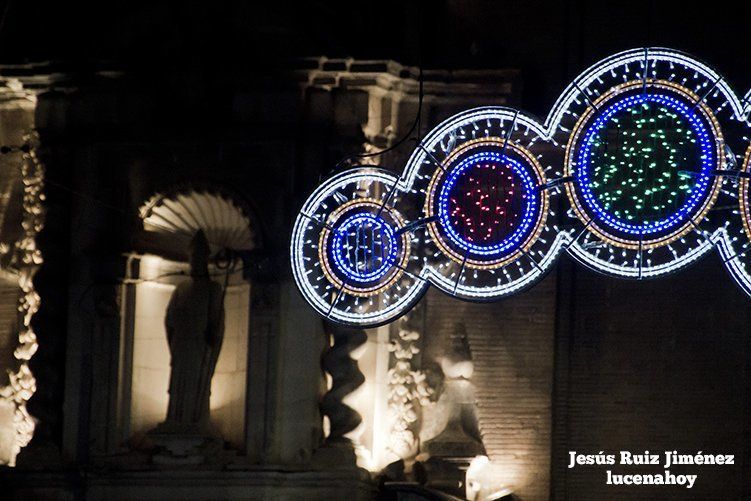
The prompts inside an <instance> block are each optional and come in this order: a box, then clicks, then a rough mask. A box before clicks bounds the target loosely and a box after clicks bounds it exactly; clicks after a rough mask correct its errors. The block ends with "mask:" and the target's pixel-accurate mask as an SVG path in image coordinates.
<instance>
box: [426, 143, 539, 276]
mask: <svg viewBox="0 0 751 501" xmlns="http://www.w3.org/2000/svg"><path fill="white" fill-rule="evenodd" d="M493 150H497V151H493ZM511 155H514V156H518V157H519V159H521V160H522V162H523V163H522V162H520V161H519V160H516V159H514V158H513V157H512V156H511ZM483 161H488V162H495V163H498V164H502V165H503V166H505V167H508V166H510V169H509V170H510V171H512V173H513V175H514V176H516V177H518V178H519V179H520V180H521V181H522V183H523V191H522V192H521V194H522V198H523V200H524V214H523V216H522V218H521V219H522V220H521V224H520V225H517V226H516V227H515V228H514V231H513V232H512V233H511V234H510V235H507V236H505V237H504V238H503V239H502V241H501V242H499V243H495V244H492V245H478V244H475V243H473V242H471V241H468V240H467V239H465V238H464V237H463V236H461V235H459V234H458V232H457V231H456V229H455V228H454V224H453V223H452V222H451V221H450V215H449V212H450V211H449V198H450V193H451V192H452V190H454V189H455V188H456V184H457V181H458V179H459V178H460V176H462V175H463V174H466V173H467V172H468V171H469V170H470V169H472V168H473V167H475V166H477V165H481V164H479V163H478V162H483ZM455 163H456V165H455ZM444 164H445V165H444V168H443V169H436V171H435V172H434V174H433V176H432V178H431V180H430V184H429V186H428V196H427V198H426V202H425V214H426V215H427V217H435V216H437V217H438V221H434V222H431V223H429V224H428V230H429V232H430V235H431V237H432V239H433V240H434V241H435V243H436V245H438V247H439V248H440V249H441V250H442V251H443V252H444V253H446V255H448V256H449V257H450V258H451V259H453V260H454V261H455V262H457V263H460V264H462V263H464V264H465V266H468V267H470V268H477V269H490V268H498V267H500V266H502V265H503V264H505V263H508V262H509V261H513V260H514V259H516V258H518V257H519V255H520V254H522V253H524V252H526V251H527V250H528V249H529V247H530V246H531V245H532V244H533V243H534V241H535V240H536V238H537V237H538V236H539V234H540V232H541V231H542V227H543V225H544V222H545V219H546V216H547V211H548V194H547V192H546V191H545V190H540V189H539V188H540V186H542V185H543V184H544V183H545V181H544V179H545V177H544V172H543V169H542V167H541V166H540V163H539V162H538V161H537V159H536V158H534V156H532V154H531V153H529V152H528V151H527V150H526V149H524V148H522V147H520V146H518V145H515V144H509V143H508V142H507V141H505V140H504V139H501V138H497V137H488V138H482V139H473V140H470V141H467V142H466V143H464V144H462V145H461V146H460V147H458V148H456V149H455V150H454V151H452V152H451V154H450V155H449V157H448V158H447V159H446V160H445V161H444ZM478 191H479V190H478ZM484 195H485V194H484V193H483V194H482V195H481V196H484ZM538 195H539V199H540V200H539V201H538V200H537V198H538ZM476 203H477V204H479V203H480V202H476ZM482 209H486V207H482ZM436 212H437V214H436ZM457 248H458V249H457ZM470 255H472V256H473V257H469V256H470Z"/></svg>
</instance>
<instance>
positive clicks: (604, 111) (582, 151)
mask: <svg viewBox="0 0 751 501" xmlns="http://www.w3.org/2000/svg"><path fill="white" fill-rule="evenodd" d="M648 85H649V91H648V92H645V91H643V89H644V83H643V82H641V81H632V82H628V83H625V84H622V85H619V86H616V87H613V88H612V89H611V90H610V91H609V92H607V93H605V94H603V95H601V96H600V97H599V98H598V99H596V100H595V101H594V102H593V106H592V107H590V108H589V109H588V110H587V111H586V112H585V113H584V114H583V115H582V116H581V117H580V118H579V120H578V122H577V126H576V128H575V129H574V131H573V132H572V134H571V135H570V139H569V142H568V145H567V148H566V150H567V153H566V164H565V168H564V169H565V170H564V174H565V175H567V176H568V175H574V177H575V178H576V181H577V182H576V183H575V184H574V183H569V184H567V185H566V188H567V194H568V197H569V200H570V202H571V205H572V207H573V208H574V210H575V211H576V213H577V215H578V217H579V218H580V219H582V221H584V222H585V223H586V224H587V229H588V230H589V231H592V232H594V233H595V234H596V235H597V236H598V237H599V238H601V239H603V240H605V241H607V242H608V243H610V244H612V245H614V246H616V247H623V248H629V249H641V248H647V249H648V248H652V247H657V246H662V245H666V244H668V243H670V242H672V241H674V240H676V239H678V238H680V237H681V236H683V235H685V234H686V233H687V232H689V231H691V230H692V229H693V228H694V226H695V225H696V222H697V221H701V220H702V219H703V217H704V215H705V214H706V213H707V212H708V211H709V210H710V209H711V207H712V205H713V204H714V202H715V200H716V199H717V195H718V192H719V188H720V182H719V178H717V177H715V176H714V174H713V172H714V171H715V170H716V169H718V168H719V166H721V165H723V164H724V161H725V160H724V149H723V148H722V147H721V145H722V144H724V143H723V138H722V132H721V130H720V128H719V124H717V120H716V119H715V118H714V116H713V114H712V112H711V110H708V109H706V106H705V105H703V104H702V103H699V97H698V96H696V95H695V94H693V93H692V92H691V91H689V90H687V89H683V88H681V87H680V86H677V85H675V84H672V83H671V82H663V81H650V82H649V83H648ZM654 89H657V90H656V91H655V90H654ZM634 90H636V91H637V92H638V93H637V94H628V92H629V91H634ZM667 90H670V91H672V92H675V93H676V94H677V95H681V96H683V97H684V98H686V99H687V100H692V101H693V102H696V103H698V104H697V105H695V106H694V107H693V108H694V109H696V110H700V111H701V113H702V119H703V120H704V121H705V122H706V123H707V124H708V127H709V128H710V129H711V131H708V130H707V126H705V124H703V123H702V121H701V119H699V118H697V117H696V116H695V115H694V112H693V109H692V108H689V106H688V105H687V104H686V103H683V102H681V101H680V100H678V99H675V98H674V97H670V96H668V95H666V94H664V92H665V91H667ZM647 102H653V103H657V104H660V105H663V106H665V107H668V108H671V109H672V110H674V111H676V112H678V113H680V114H681V115H682V118H684V119H685V120H686V121H687V122H688V123H689V125H690V126H692V127H693V129H694V133H695V134H696V136H698V139H699V141H700V148H701V155H700V156H699V161H700V163H701V171H700V172H699V173H698V176H697V177H698V181H696V183H694V186H693V188H691V189H690V190H689V197H688V199H687V200H686V201H685V202H684V204H683V205H682V207H680V208H679V209H678V210H676V211H674V212H672V213H671V214H670V215H669V216H667V217H666V218H663V219H662V220H658V221H656V222H649V223H647V222H645V223H643V224H641V225H635V224H630V223H627V222H625V221H623V220H622V219H621V218H618V217H616V216H613V215H611V214H610V213H609V211H608V210H607V209H605V208H603V207H602V206H601V205H600V202H599V200H598V197H597V196H596V195H594V194H593V193H592V185H593V183H592V182H591V181H590V179H589V167H590V156H591V154H592V153H591V152H592V142H593V141H594V139H593V138H594V137H595V134H597V133H599V132H600V131H601V130H602V129H603V128H604V127H605V126H606V125H607V122H608V120H611V119H612V118H613V117H614V116H615V115H616V113H618V112H621V111H623V110H629V109H630V108H632V107H635V106H638V105H640V104H645V103H647ZM689 104H690V102H689ZM595 110H596V111H595ZM582 134H583V135H582ZM636 134H637V133H632V136H635V135H636ZM637 143H641V140H637ZM632 149H633V148H632ZM627 155H628V154H627ZM574 158H576V159H575V160H574ZM652 165H654V164H652ZM676 175H680V173H679V172H678V173H676ZM618 193H620V191H618ZM580 195H581V199H580ZM697 206H698V209H697ZM678 225H680V226H679V227H678V228H676V229H673V230H672V231H671V228H673V227H675V226H678ZM613 230H615V231H617V232H619V233H621V235H614V234H613ZM661 233H662V234H661ZM624 234H625V235H626V236H623V235H624ZM628 235H634V237H633V238H628ZM652 235H654V236H652ZM650 236H651V238H650ZM645 237H646V238H645Z"/></svg>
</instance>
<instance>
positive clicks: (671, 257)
mask: <svg viewBox="0 0 751 501" xmlns="http://www.w3.org/2000/svg"><path fill="white" fill-rule="evenodd" d="M629 83H632V85H637V84H640V85H642V86H643V88H644V89H645V92H647V93H649V92H652V93H655V94H660V95H663V94H664V95H665V96H664V97H666V98H676V96H679V97H680V98H681V99H683V101H681V102H682V103H683V104H684V106H685V107H688V108H692V110H693V111H694V112H695V113H697V116H699V117H701V118H700V119H701V120H702V123H704V124H705V126H706V129H707V130H708V131H710V132H708V136H709V137H710V139H708V141H709V142H710V143H711V142H713V143H714V144H715V146H716V148H714V147H712V152H713V156H714V157H715V158H714V163H713V169H712V171H713V172H711V174H710V173H708V171H707V168H706V166H707V165H709V163H710V162H708V161H707V162H704V164H706V165H705V166H704V168H703V169H702V170H701V171H700V172H701V175H702V176H703V178H702V179H704V180H705V181H706V182H707V184H708V185H709V186H710V188H711V189H710V195H711V196H709V197H705V198H702V197H699V196H697V197H698V198H697V199H695V200H694V202H696V203H695V204H694V205H692V206H690V207H688V208H687V209H686V214H689V213H690V216H688V217H687V218H686V219H687V220H688V222H687V223H685V220H682V221H683V222H684V223H685V224H682V225H681V227H680V230H681V231H680V232H678V233H675V232H672V230H673V229H674V228H673V227H670V228H668V230H670V231H667V233H668V235H667V236H666V235H665V234H664V233H666V232H665V231H663V234H661V235H658V236H659V237H660V238H662V240H659V239H658V240H657V241H650V239H645V238H641V241H640V242H639V244H638V247H637V246H636V245H631V246H629V247H626V246H624V245H623V242H622V241H621V242H619V241H617V240H616V239H613V238H608V237H607V236H606V237H605V238H603V235H600V234H597V233H596V232H593V231H591V228H590V226H591V225H592V224H594V223H593V222H592V220H591V218H588V217H582V216H583V215H586V214H582V213H577V206H576V204H575V203H571V201H568V203H566V204H564V205H565V206H564V209H563V211H562V213H560V214H555V217H552V218H551V217H550V216H553V215H554V212H555V211H552V210H551V207H557V205H556V204H553V203H552V202H551V203H549V205H548V208H547V210H545V211H543V212H544V213H545V216H546V217H547V220H546V222H545V223H544V224H543V225H541V226H542V228H541V229H540V235H539V236H537V237H536V238H535V239H532V240H534V241H533V242H532V244H531V246H530V248H529V249H526V251H525V252H524V253H522V254H521V255H518V256H515V258H514V259H511V260H510V261H508V262H504V263H502V264H501V265H499V266H498V267H492V266H491V267H477V266H475V264H476V263H473V262H467V261H469V259H462V260H460V259H457V255H453V256H452V255H451V253H450V252H446V250H447V248H445V246H444V248H441V245H440V243H441V242H440V238H438V237H439V236H440V235H437V234H432V233H431V231H430V230H431V228H432V229H435V228H436V227H437V226H438V225H439V224H440V222H439V221H437V220H436V219H435V217H436V216H437V214H431V213H430V211H428V210H425V209H423V211H422V213H419V214H418V213H415V212H414V208H415V207H418V208H419V207H423V208H424V207H430V205H429V204H428V202H427V198H428V197H430V196H431V187H432V186H431V180H433V179H434V177H435V176H436V175H437V173H438V172H439V171H440V170H441V169H444V170H445V169H446V166H447V165H448V163H447V162H446V159H448V158H449V157H450V156H451V155H452V154H453V153H455V152H456V151H459V150H460V149H461V148H462V147H464V145H466V144H467V143H470V142H472V141H482V140H488V139H489V138H491V137H492V138H496V139H497V138H502V140H503V141H504V142H508V146H511V148H514V147H519V148H522V149H525V150H526V151H528V152H529V155H530V157H531V158H533V159H534V160H535V161H536V162H538V163H539V164H540V165H541V166H542V171H543V176H542V179H543V181H542V182H541V183H539V189H540V190H542V191H544V193H545V195H546V196H549V197H555V196H557V195H558V194H559V193H561V192H563V191H567V190H568V189H569V185H570V183H571V179H570V178H568V177H567V176H566V175H565V174H566V173H565V164H566V161H565V160H566V159H567V158H568V154H569V152H568V151H567V148H568V145H569V143H570V141H571V138H572V136H573V135H574V133H575V131H576V124H577V122H578V121H580V120H581V119H582V116H583V115H584V114H585V113H589V114H591V115H593V116H594V115H596V114H597V111H602V110H601V109H600V110H591V108H592V107H597V108H600V107H598V106H597V104H595V103H600V104H601V103H603V101H605V100H606V98H605V97H603V96H605V95H607V94H608V93H609V92H611V90H612V89H613V88H615V87H618V86H624V85H627V84H629ZM661 85H662V86H664V88H661ZM687 96H688V97H687ZM676 99H677V100H679V101H680V99H678V98H676ZM694 101H695V102H694ZM602 108H607V103H605V105H604V106H602ZM665 109H668V110H670V108H667V107H666V108H665ZM749 114H751V92H749V93H748V94H747V95H746V99H744V101H741V100H740V99H739V98H738V97H737V95H736V94H735V93H734V92H733V90H732V89H731V88H730V86H729V85H728V84H727V82H726V81H725V80H724V79H723V78H722V77H721V76H720V75H719V74H717V73H716V72H715V71H714V70H712V69H711V68H709V67H708V66H706V65H704V64H703V63H701V62H699V61H697V60H696V59H694V58H692V57H691V56H689V55H686V54H683V53H681V52H678V51H674V50H671V49H664V48H641V49H633V50H628V51H624V52H621V53H618V54H615V55H613V56H610V57H608V58H606V59H604V60H602V61H600V62H598V63H596V64H595V65H593V66H591V67H590V68H588V69H587V70H585V71H584V72H582V74H581V75H580V76H579V77H577V78H576V79H575V80H574V81H573V82H572V83H571V84H570V85H569V86H568V87H567V88H566V89H565V90H564V91H563V92H562V93H561V95H560V97H559V98H558V100H557V101H556V102H555V104H554V105H553V107H552V108H551V110H550V112H549V113H548V115H547V117H546V119H545V120H544V121H543V122H541V121H538V120H536V119H535V118H533V117H531V116H529V115H527V114H525V113H523V112H520V111H517V110H514V109H510V108H506V107H497V106H488V107H481V108H475V109H471V110H467V111H465V112H461V113H459V114H457V115H454V116H452V117H450V118H448V119H446V120H445V121H443V122H442V123H441V124H439V125H438V126H437V127H435V128H434V129H433V130H432V131H430V132H429V133H428V134H427V135H426V136H425V137H424V139H423V140H422V141H420V143H419V144H418V145H417V147H416V148H415V150H414V152H413V153H412V154H411V155H410V157H409V159H408V161H407V164H406V166H405V168H404V171H403V173H402V174H401V175H400V176H398V177H397V176H396V175H394V174H391V173H390V172H386V171H383V170H379V169H373V168H370V167H367V168H366V167H362V168H359V169H355V170H354V171H349V172H346V173H341V174H337V175H336V176H335V177H333V178H332V179H330V180H328V181H326V183H324V185H323V186H322V187H320V188H319V189H317V190H316V191H315V192H314V193H313V195H311V197H310V198H309V199H308V200H307V201H306V203H305V205H304V206H303V210H302V211H301V214H300V216H298V219H297V221H296V223H295V229H294V230H293V238H292V242H291V247H290V249H291V252H292V267H293V275H294V277H295V281H296V282H297V283H298V286H299V288H300V290H301V291H302V292H303V296H305V297H306V299H307V300H308V302H310V303H311V304H312V305H313V306H314V308H315V309H316V310H318V311H319V312H321V313H322V314H324V315H327V316H328V317H329V318H331V319H332V320H335V321H337V322H341V323H345V324H351V325H360V326H370V325H378V324H382V323H386V322H388V321H390V320H393V319H394V318H396V317H397V316H399V315H400V314H402V313H404V312H405V311H407V310H408V309H409V308H410V307H411V305H413V304H414V303H415V302H416V301H417V300H419V298H420V297H421V296H422V294H424V292H425V291H426V290H427V287H428V286H429V285H430V284H432V285H434V286H436V287H438V288H439V289H441V290H443V291H444V292H446V293H448V294H451V295H453V296H455V297H458V298H463V299H467V300H471V301H488V300H493V299H497V298H499V297H504V296H507V295H510V294H515V293H518V292H520V291H521V290H523V289H525V288H527V287H529V286H531V285H533V284H534V283H536V281H538V280H539V279H540V278H541V277H542V276H543V275H544V274H545V272H546V271H547V270H549V269H550V267H551V266H552V264H553V263H554V262H555V261H556V259H557V257H558V255H559V253H560V252H561V251H563V250H566V251H567V252H568V253H569V254H570V255H571V256H572V257H574V258H575V259H576V260H577V261H578V262H580V263H582V264H584V265H585V266H588V267H590V268H592V269H594V270H596V271H599V272H602V273H605V274H608V275H613V276H618V277H623V278H636V279H645V278H656V277H659V276H663V275H665V274H668V273H671V272H675V271H676V270H679V269H681V268H684V267H686V266H688V265H690V264H691V263H694V262H696V261H697V260H698V259H700V258H701V257H702V256H704V255H706V254H707V253H708V252H710V251H711V249H713V248H717V250H718V252H719V254H720V255H721V256H722V258H723V262H724V263H725V265H726V267H727V268H728V270H729V272H730V274H731V275H732V276H733V277H734V278H735V279H736V280H737V281H738V283H739V284H740V285H741V287H742V288H743V289H744V290H745V291H746V292H747V293H749V295H751V243H749V239H751V222H750V221H751V218H749V212H751V207H749V206H750V205H751V201H749V200H744V197H743V196H742V194H743V193H744V190H745V192H746V193H747V192H748V191H749V189H751V186H749V183H751V181H749V180H748V179H746V178H745V177H742V176H741V182H740V186H741V188H740V190H735V194H732V193H731V195H730V198H728V194H727V193H729V192H731V191H733V190H732V189H728V188H727V186H728V185H730V184H733V182H734V181H733V180H734V179H736V177H738V174H737V170H738V169H736V168H735V165H736V163H735V161H734V155H733V153H732V151H733V149H734V150H735V151H743V149H744V148H745V147H748V142H749V140H748V139H747V136H749V135H751V133H749V131H750V130H751V124H750V123H749ZM743 141H745V146H743V147H740V145H739V142H743ZM704 142H705V143H706V142H707V141H704ZM686 151H688V150H686ZM703 151H704V152H706V151H707V150H706V148H705V149H704V150H703ZM681 154H682V155H684V156H683V157H681V158H689V157H687V156H686V155H687V153H681ZM748 157H749V155H748V154H747V155H746V160H745V162H744V165H743V168H744V170H746V171H748V170H749V165H748V164H749V160H748ZM521 163H522V164H524V162H521ZM739 163H740V162H739ZM368 182H369V183H375V184H378V185H379V186H380V188H379V189H378V190H376V191H377V196H375V199H376V200H377V201H378V202H379V203H380V204H382V205H383V206H385V207H389V208H390V209H393V210H394V211H397V213H400V214H402V215H403V217H404V221H403V226H401V228H402V229H401V230H399V234H400V235H404V237H405V238H407V239H408V240H409V245H405V249H407V248H409V250H410V257H409V259H408V262H407V263H406V264H405V266H404V270H403V272H401V277H402V279H400V280H397V282H398V283H395V284H394V285H393V286H392V287H391V288H389V289H388V290H384V291H382V292H381V291H379V292H378V293H376V294H374V295H372V296H369V297H366V298H361V299H365V300H367V301H369V303H368V305H367V307H365V308H362V305H363V303H359V305H358V303H357V301H358V299H356V298H355V296H354V295H350V294H347V295H346V296H347V297H346V298H345V299H343V300H339V299H338V298H333V299H332V297H333V295H332V289H333V290H334V291H335V290H336V287H334V286H333V285H332V284H331V283H329V281H328V280H327V279H325V278H324V279H323V280H324V282H326V283H328V286H324V287H321V288H320V289H317V293H313V292H311V291H314V290H316V289H315V286H313V285H311V282H310V281H307V282H306V280H307V279H306V278H305V277H306V276H308V275H316V273H318V274H319V275H323V272H322V271H321V270H320V269H318V271H317V272H316V271H311V269H310V266H312V265H311V262H312V261H311V260H309V259H305V257H306V254H305V252H302V251H300V249H301V248H303V247H304V246H305V245H310V244H311V242H312V241H313V240H312V239H311V237H312V236H313V235H315V237H316V241H318V239H319V237H320V233H321V232H323V231H326V230H325V223H322V222H321V221H320V220H318V216H319V215H323V214H329V213H331V212H332V211H333V210H335V209H336V207H338V206H340V205H342V204H344V203H347V202H349V201H350V200H351V199H354V198H357V197H362V196H364V195H362V193H359V190H360V188H359V184H358V183H368ZM353 183H354V184H353ZM355 184H358V188H357V189H356V190H355V189H352V190H350V191H347V190H349V188H347V186H354V185H355ZM335 185H336V186H335ZM718 185H721V186H722V188H718ZM339 188H341V190H342V191H343V192H346V193H342V194H340V195H341V196H340V198H341V200H338V201H335V202H332V201H331V197H332V196H333V195H332V193H333V192H334V191H336V190H337V189H339ZM355 191H358V193H359V194H358V195H357V197H356V196H354V195H355ZM718 193H719V195H718ZM392 194H394V196H393V198H392ZM370 195H372V193H371V194H369V195H367V196H370ZM439 195H440V192H439V193H438V194H437V195H436V193H435V191H433V197H436V196H439ZM671 197H673V195H672V194H671ZM671 197H667V196H666V198H665V199H658V203H656V204H655V205H656V207H657V208H656V209H655V211H656V212H654V214H659V213H661V212H660V211H664V210H666V209H667V208H673V207H675V206H676V205H675V204H678V203H679V202H683V199H680V200H679V199H675V198H671ZM718 197H720V198H721V199H722V201H723V203H719V202H718V203H716V205H717V206H718V207H719V208H718V211H712V213H709V210H710V209H711V208H712V205H713V204H715V202H716V200H715V199H716V198H718ZM746 198H747V196H746ZM563 200H564V201H565V200H568V197H567V196H564V199H563ZM664 200H667V202H664ZM674 200H675V202H674ZM739 200H740V207H739V206H738V203H739ZM456 203H459V204H463V203H465V202H456ZM733 204H735V207H738V210H736V213H738V214H740V215H741V217H737V218H736V220H734V221H731V219H733V217H731V216H726V212H727V210H728V209H727V208H726V207H728V206H732V205H733ZM324 206H332V207H330V208H329V209H326V210H323V209H320V208H321V207H324ZM566 206H567V207H566ZM681 207H683V205H681ZM579 208H580V207H579ZM405 209H406V211H405ZM559 212H560V211H559ZM431 217H433V219H431ZM728 218H730V219H728ZM645 221H647V222H650V221H661V220H658V219H654V220H650V219H645ZM668 221H670V220H669V219H668ZM673 222H674V221H673ZM443 223H444V225H445V223H446V221H444V222H443ZM734 225H735V226H734ZM738 228H740V229H738ZM664 229H665V228H661V229H660V230H655V231H654V232H653V233H656V234H659V233H660V231H661V230H664ZM739 232H740V233H739ZM624 233H625V232H624ZM497 234H498V235H499V234H501V232H498V233H497ZM407 235H409V236H408V237H406V236H407ZM494 235H496V234H494ZM611 236H619V235H611ZM622 236H623V235H620V236H619V237H622ZM493 238H496V237H493ZM498 238H500V237H498ZM491 240H492V239H491ZM491 240H485V241H483V242H484V243H487V242H490V241H491ZM495 243H497V242H495ZM630 243H631V244H633V243H634V242H633V241H631V242H630ZM313 261H318V260H317V259H315V260H313ZM306 267H308V268H306ZM319 268H320V267H319ZM401 282H404V284H401ZM351 285H352V283H350V284H348V285H346V287H350V286H351ZM327 287H328V288H327ZM344 288H345V287H342V289H344ZM324 289H325V291H326V292H325V293H323V292H321V291H322V290H324ZM397 289H399V290H398V292H397ZM342 295H344V294H342ZM353 298H354V299H353ZM381 300H383V304H380V301H381ZM358 308H361V309H362V310H363V311H359V310H358Z"/></svg>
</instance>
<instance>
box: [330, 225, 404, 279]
mask: <svg viewBox="0 0 751 501" xmlns="http://www.w3.org/2000/svg"><path fill="white" fill-rule="evenodd" d="M330 252H331V255H332V257H333V261H334V264H335V265H336V269H337V271H338V272H339V273H341V274H342V275H343V276H344V277H346V279H348V280H350V281H353V282H357V283H360V284H364V283H372V282H375V281H377V280H380V279H381V278H383V277H384V276H385V275H386V274H387V273H388V272H389V270H391V269H392V267H393V265H394V264H395V263H396V260H397V256H398V253H399V240H398V238H397V235H396V234H395V232H394V229H393V227H392V226H391V225H390V224H388V223H387V222H386V221H385V220H384V219H383V217H381V216H380V215H376V214H372V213H369V212H358V213H355V214H352V215H350V216H349V217H347V218H346V219H345V220H344V221H343V222H342V223H341V224H340V225H338V227H337V228H336V229H335V231H334V238H332V239H331V249H330Z"/></svg>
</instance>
